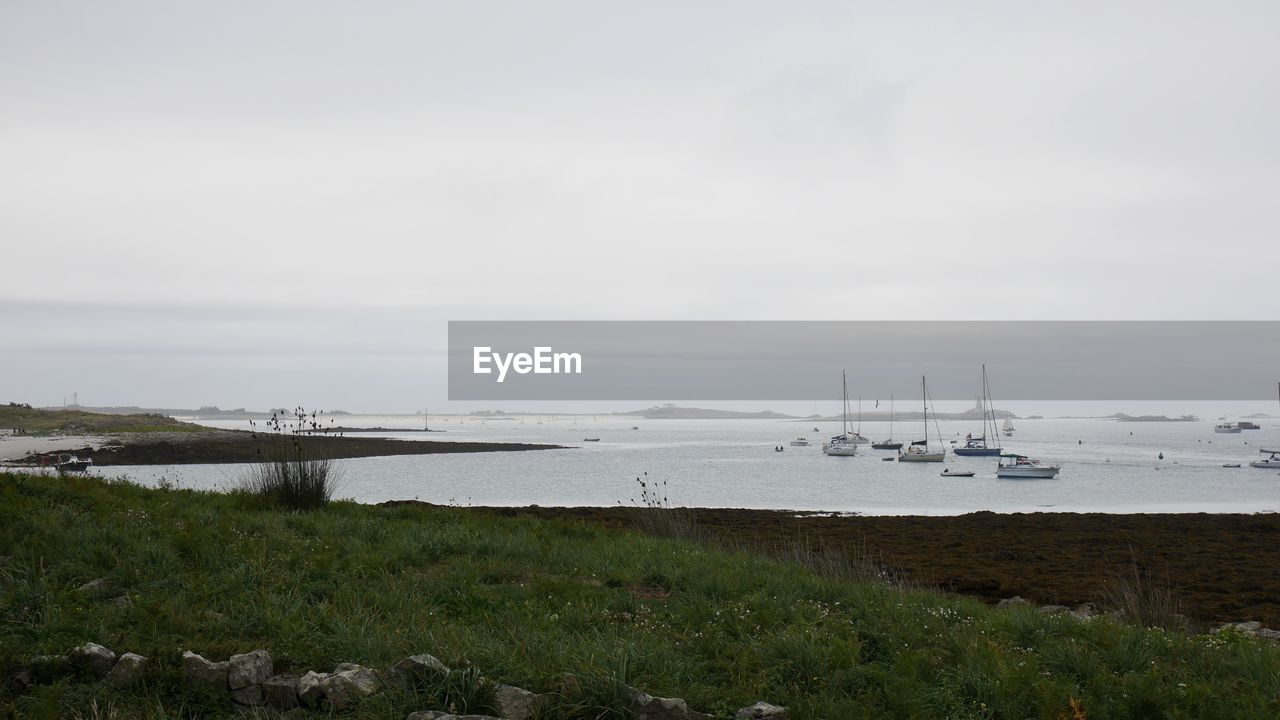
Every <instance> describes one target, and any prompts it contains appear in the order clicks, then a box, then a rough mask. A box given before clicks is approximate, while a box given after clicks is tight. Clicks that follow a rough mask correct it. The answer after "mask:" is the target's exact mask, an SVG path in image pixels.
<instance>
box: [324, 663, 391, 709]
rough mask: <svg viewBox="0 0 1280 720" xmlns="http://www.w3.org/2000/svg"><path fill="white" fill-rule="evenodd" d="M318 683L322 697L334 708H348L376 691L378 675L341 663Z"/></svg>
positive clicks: (358, 666) (378, 684) (350, 664)
mask: <svg viewBox="0 0 1280 720" xmlns="http://www.w3.org/2000/svg"><path fill="white" fill-rule="evenodd" d="M338 668H339V670H338V671H337V672H334V673H332V674H330V675H329V677H327V678H325V679H324V681H323V682H321V683H320V688H321V690H323V691H324V697H325V699H326V700H328V701H329V702H330V703H331V704H333V705H334V706H335V707H339V708H344V707H350V706H352V705H354V704H356V703H357V702H359V701H360V699H361V698H364V697H368V696H369V695H372V694H374V693H375V692H377V691H378V687H379V686H380V684H381V683H380V682H379V681H378V674H377V673H376V672H374V671H373V670H372V669H371V668H367V667H362V666H360V665H354V664H352V663H343V664H341V665H339V666H338Z"/></svg>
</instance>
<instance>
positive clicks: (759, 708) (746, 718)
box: [733, 598, 1025, 720]
mask: <svg viewBox="0 0 1280 720" xmlns="http://www.w3.org/2000/svg"><path fill="white" fill-rule="evenodd" d="M1019 599H1021V598H1019ZM1024 602H1025V601H1024ZM733 717H734V718H735V719H736V720H787V717H788V715H787V709H786V708H784V707H779V706H777V705H770V704H769V703H767V702H758V703H756V704H755V705H751V706H749V707H744V708H742V709H741V710H739V711H738V712H736V713H734V716H733Z"/></svg>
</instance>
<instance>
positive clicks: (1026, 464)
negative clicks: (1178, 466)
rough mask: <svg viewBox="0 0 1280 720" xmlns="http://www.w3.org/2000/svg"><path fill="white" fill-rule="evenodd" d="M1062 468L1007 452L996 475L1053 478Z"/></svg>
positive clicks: (998, 465) (1002, 476) (999, 476)
mask: <svg viewBox="0 0 1280 720" xmlns="http://www.w3.org/2000/svg"><path fill="white" fill-rule="evenodd" d="M1156 467H1157V468H1158V467H1159V466H1158V465H1157V466H1156ZM1060 470H1062V468H1061V467H1059V466H1057V465H1045V464H1044V463H1042V462H1040V461H1039V460H1033V459H1032V458H1029V457H1027V456H1026V455H1016V454H1013V453H1005V454H1003V455H1001V456H1000V460H999V462H998V463H997V464H996V477H998V478H1052V477H1057V475H1058V472H1059V471H1060Z"/></svg>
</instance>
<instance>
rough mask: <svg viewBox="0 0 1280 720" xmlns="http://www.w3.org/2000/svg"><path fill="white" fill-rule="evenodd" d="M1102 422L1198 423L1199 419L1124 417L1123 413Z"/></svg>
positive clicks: (1186, 416) (1153, 416)
mask: <svg viewBox="0 0 1280 720" xmlns="http://www.w3.org/2000/svg"><path fill="white" fill-rule="evenodd" d="M1103 419H1104V420H1115V421H1116V422H1200V418H1198V417H1196V416H1195V415H1179V416H1178V417H1176V418H1172V417H1169V416H1168V415H1126V414H1124V413H1114V414H1111V415H1106V416H1104V417H1103Z"/></svg>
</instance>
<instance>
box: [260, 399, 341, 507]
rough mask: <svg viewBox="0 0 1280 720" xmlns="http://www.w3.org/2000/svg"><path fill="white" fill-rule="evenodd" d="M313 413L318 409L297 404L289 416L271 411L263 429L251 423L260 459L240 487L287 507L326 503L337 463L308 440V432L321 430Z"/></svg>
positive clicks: (334, 488)
mask: <svg viewBox="0 0 1280 720" xmlns="http://www.w3.org/2000/svg"><path fill="white" fill-rule="evenodd" d="M317 417H318V413H315V412H312V413H311V414H310V415H308V414H307V411H306V410H305V409H304V408H302V407H298V408H295V409H294V411H293V415H292V416H288V415H285V416H281V415H280V414H273V415H272V416H271V419H270V420H268V421H267V423H266V430H265V431H262V432H259V431H258V430H257V428H256V426H255V427H254V437H255V438H257V439H259V440H260V441H261V445H260V446H259V448H258V454H259V456H260V457H261V459H262V462H261V463H259V464H257V465H255V466H254V467H253V469H252V470H250V471H249V473H248V474H247V475H246V477H245V478H244V480H243V482H242V489H244V490H246V491H248V492H250V493H252V494H254V495H258V496H260V497H263V498H269V499H271V500H272V501H274V502H276V503H278V504H279V505H280V506H281V507H285V508H288V509H290V510H314V509H316V508H321V507H324V506H325V505H327V504H328V503H329V501H331V500H332V499H333V496H334V493H335V492H336V491H337V487H338V482H339V480H340V478H341V472H340V471H341V467H340V466H339V465H338V463H337V462H336V461H334V460H333V459H332V458H328V457H323V456H321V455H320V453H321V452H322V451H321V449H320V447H321V446H320V445H318V444H317V443H313V442H309V439H310V437H311V436H312V435H315V434H323V433H324V432H325V431H324V428H323V427H322V426H321V425H320V423H319V421H318V420H317ZM251 422H252V421H251Z"/></svg>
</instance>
